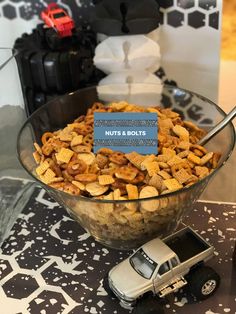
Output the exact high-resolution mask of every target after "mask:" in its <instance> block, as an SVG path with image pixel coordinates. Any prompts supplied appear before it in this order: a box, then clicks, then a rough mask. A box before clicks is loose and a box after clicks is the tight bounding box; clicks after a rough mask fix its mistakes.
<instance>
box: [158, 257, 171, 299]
mask: <svg viewBox="0 0 236 314" xmlns="http://www.w3.org/2000/svg"><path fill="white" fill-rule="evenodd" d="M172 278H173V273H172V270H171V267H170V264H169V261H166V262H165V263H163V264H162V265H160V267H159V269H158V271H157V274H156V277H155V278H154V280H153V285H154V289H155V292H156V293H158V292H159V290H160V288H161V287H164V286H166V285H168V283H169V282H170V280H171V279H172Z"/></svg>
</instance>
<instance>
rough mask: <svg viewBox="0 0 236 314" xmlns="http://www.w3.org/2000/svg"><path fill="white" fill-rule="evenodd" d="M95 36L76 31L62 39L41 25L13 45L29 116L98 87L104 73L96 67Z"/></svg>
mask: <svg viewBox="0 0 236 314" xmlns="http://www.w3.org/2000/svg"><path fill="white" fill-rule="evenodd" d="M96 44H97V43H96V35H95V34H94V33H93V32H92V31H90V30H87V29H82V28H76V29H75V30H74V32H73V35H72V36H71V37H67V38H59V36H58V35H57V33H56V31H55V30H53V29H50V28H49V29H48V28H44V27H43V24H39V25H38V26H37V28H36V29H34V30H33V32H32V33H31V34H23V35H22V37H21V38H18V39H17V40H16V41H15V44H14V50H15V51H16V60H17V65H18V70H19V75H20V80H21V86H22V91H23V95H24V100H25V109H26V113H27V115H30V114H31V113H33V112H34V111H35V110H36V109H37V108H39V107H40V106H41V105H43V104H44V103H46V102H48V101H49V100H51V99H53V98H55V97H57V96H60V95H63V94H65V93H67V92H72V91H75V90H77V89H79V88H83V87H86V86H90V85H94V84H96V83H97V82H98V81H99V79H101V77H102V76H103V74H102V73H101V72H100V71H98V70H97V69H96V68H95V67H94V65H93V57H94V50H95V47H96Z"/></svg>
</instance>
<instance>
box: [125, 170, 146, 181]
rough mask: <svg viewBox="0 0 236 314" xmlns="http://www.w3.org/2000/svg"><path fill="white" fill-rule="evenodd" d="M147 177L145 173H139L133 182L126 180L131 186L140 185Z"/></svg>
mask: <svg viewBox="0 0 236 314" xmlns="http://www.w3.org/2000/svg"><path fill="white" fill-rule="evenodd" d="M144 178H145V175H144V173H143V172H141V171H139V172H138V174H137V175H136V177H135V178H134V179H133V180H126V181H127V182H129V183H131V184H139V183H142V182H143V181H144Z"/></svg>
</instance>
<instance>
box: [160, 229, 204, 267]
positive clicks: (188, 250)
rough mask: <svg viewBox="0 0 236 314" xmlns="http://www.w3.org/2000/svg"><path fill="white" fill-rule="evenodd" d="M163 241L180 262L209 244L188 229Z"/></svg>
mask: <svg viewBox="0 0 236 314" xmlns="http://www.w3.org/2000/svg"><path fill="white" fill-rule="evenodd" d="M165 243H166V244H167V245H168V246H169V247H170V248H171V249H172V250H173V251H174V252H175V253H176V254H177V256H178V257H179V260H180V262H181V263H183V262H185V261H186V260H188V259H190V258H192V257H193V256H196V255H197V254H199V253H202V252H204V251H205V250H207V249H209V245H208V244H207V243H205V242H203V241H202V239H201V238H198V237H197V235H195V233H193V232H191V231H190V230H187V231H186V232H185V233H182V234H180V235H179V236H178V235H177V236H175V237H174V238H169V239H167V240H166V241H165Z"/></svg>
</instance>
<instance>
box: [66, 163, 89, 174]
mask: <svg viewBox="0 0 236 314" xmlns="http://www.w3.org/2000/svg"><path fill="white" fill-rule="evenodd" d="M66 169H67V172H68V173H69V174H70V175H72V176H75V175H77V174H79V173H84V172H85V171H86V170H87V165H86V163H85V162H84V161H83V160H82V159H77V160H72V161H70V162H69V163H68V165H67V168H66Z"/></svg>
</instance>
